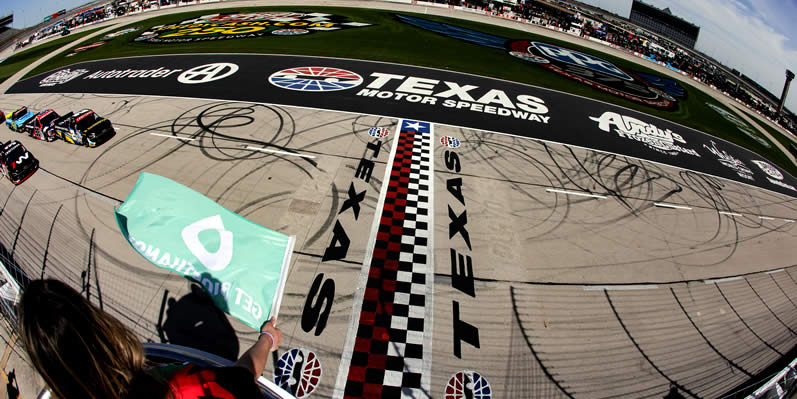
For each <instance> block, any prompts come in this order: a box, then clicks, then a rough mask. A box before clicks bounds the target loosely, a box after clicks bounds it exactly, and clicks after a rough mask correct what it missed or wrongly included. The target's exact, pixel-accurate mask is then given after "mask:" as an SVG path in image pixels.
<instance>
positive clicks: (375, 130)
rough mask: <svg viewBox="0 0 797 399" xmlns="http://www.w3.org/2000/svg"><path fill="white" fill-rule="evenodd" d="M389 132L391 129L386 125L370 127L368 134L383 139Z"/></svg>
mask: <svg viewBox="0 0 797 399" xmlns="http://www.w3.org/2000/svg"><path fill="white" fill-rule="evenodd" d="M388 134H390V130H388V128H386V127H372V128H370V129H368V135H370V136H371V137H376V138H379V139H381V138H383V137H387V135H388Z"/></svg>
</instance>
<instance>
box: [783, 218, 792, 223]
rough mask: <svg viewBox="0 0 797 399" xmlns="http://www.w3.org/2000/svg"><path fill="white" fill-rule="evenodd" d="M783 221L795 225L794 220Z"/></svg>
mask: <svg viewBox="0 0 797 399" xmlns="http://www.w3.org/2000/svg"><path fill="white" fill-rule="evenodd" d="M783 221H784V222H786V223H794V220H792V219H783Z"/></svg>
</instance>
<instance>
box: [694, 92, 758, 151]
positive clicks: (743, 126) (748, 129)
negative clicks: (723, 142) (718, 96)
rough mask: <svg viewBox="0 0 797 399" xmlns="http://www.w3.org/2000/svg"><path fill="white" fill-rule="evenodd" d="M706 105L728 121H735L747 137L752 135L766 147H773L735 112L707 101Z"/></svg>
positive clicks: (752, 137)
mask: <svg viewBox="0 0 797 399" xmlns="http://www.w3.org/2000/svg"><path fill="white" fill-rule="evenodd" d="M706 105H707V106H708V107H709V108H711V109H713V110H714V111H716V112H717V113H718V114H720V115H722V117H723V118H725V120H727V121H728V122H730V123H733V124H734V125H736V127H737V128H739V130H741V131H742V133H744V134H746V135H747V137H750V138H751V139H753V140H755V141H757V142H758V144H761V145H763V146H764V147H766V148H770V147H772V146H771V145H770V144H769V142H768V141H766V140H764V139H763V138H761V137H760V136H759V135H758V134H757V133H756V132H755V130H753V128H752V127H750V125H748V124H747V123H746V122H745V121H743V120H741V119H739V117H738V116H736V115H734V114H732V113H730V112H728V111H726V110H724V109H722V108H720V107H718V106H716V105H714V104H709V103H706Z"/></svg>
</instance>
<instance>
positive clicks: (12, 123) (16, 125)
mask: <svg viewBox="0 0 797 399" xmlns="http://www.w3.org/2000/svg"><path fill="white" fill-rule="evenodd" d="M35 115H36V114H34V113H33V112H31V111H28V107H22V108H18V109H17V110H16V111H14V112H11V113H8V114H6V115H5V119H6V126H7V127H8V128H9V129H11V131H13V132H24V131H25V127H24V126H25V123H26V122H28V121H29V120H30V119H31V118H33V117H34V116H35Z"/></svg>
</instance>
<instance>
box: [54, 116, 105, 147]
mask: <svg viewBox="0 0 797 399" xmlns="http://www.w3.org/2000/svg"><path fill="white" fill-rule="evenodd" d="M53 132H54V134H55V135H56V136H58V137H60V138H62V139H64V141H66V142H67V143H72V144H77V145H84V146H86V147H96V146H97V145H99V144H101V143H104V142H105V141H108V139H110V138H111V137H113V136H114V135H115V134H116V130H114V128H113V125H111V121H109V120H108V119H105V118H100V116H99V115H97V113H96V112H94V111H92V110H90V109H83V110H80V111H78V112H77V113H72V112H70V113H68V114H66V115H64V116H62V117H60V118H58V119H56V120H55V121H53Z"/></svg>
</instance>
